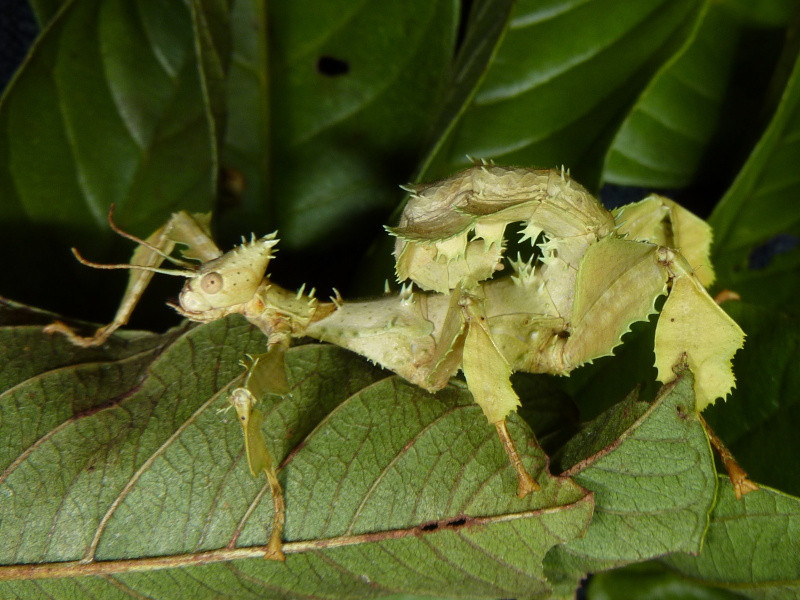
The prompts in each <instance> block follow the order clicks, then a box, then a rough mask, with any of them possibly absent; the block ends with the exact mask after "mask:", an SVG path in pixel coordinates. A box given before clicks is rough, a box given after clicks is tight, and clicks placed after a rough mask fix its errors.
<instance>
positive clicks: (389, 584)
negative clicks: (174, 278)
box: [0, 318, 592, 597]
mask: <svg viewBox="0 0 800 600" xmlns="http://www.w3.org/2000/svg"><path fill="white" fill-rule="evenodd" d="M20 327H21V326H19V325H12V326H8V327H4V328H0V338H2V340H3V345H4V346H5V347H7V348H9V352H12V353H17V352H20V349H21V347H22V346H21V345H22V344H27V345H31V344H33V346H32V348H31V351H32V352H35V353H36V354H41V353H43V350H44V349H45V348H47V347H48V346H51V345H55V347H61V348H63V347H64V341H63V340H61V339H60V338H50V337H47V336H43V335H42V334H41V330H40V329H39V331H38V338H35V339H33V340H31V339H30V338H29V337H20V335H19V330H20ZM22 330H23V332H27V333H28V334H30V333H31V332H36V329H34V328H25V327H23V328H22ZM136 339H138V338H134V340H136ZM145 340H146V341H147V340H149V342H148V343H147V344H145V345H144V346H142V347H141V350H140V351H139V352H136V353H134V354H129V353H125V352H122V351H121V350H114V347H115V346H112V348H110V349H108V350H94V351H85V350H81V351H76V352H77V354H76V356H78V357H79V356H83V355H84V354H83V353H85V352H95V353H97V352H105V353H106V354H105V355H104V356H102V357H95V360H92V361H88V362H87V361H86V359H85V358H84V359H80V360H77V359H76V360H77V363H76V364H74V365H64V366H60V367H57V368H50V366H51V364H52V365H58V364H59V363H58V362H55V363H42V364H41V365H40V366H38V367H37V368H35V369H31V368H27V370H26V371H25V372H24V375H16V376H14V374H15V373H16V372H17V370H18V369H19V368H21V367H15V368H10V369H9V373H10V374H11V375H10V376H11V377H12V378H11V380H10V381H11V382H12V383H13V382H16V384H15V385H14V386H13V387H10V388H9V389H7V391H6V392H5V393H4V394H2V396H0V403H2V406H1V408H2V412H1V413H0V414H2V415H3V417H2V422H0V432H2V436H3V439H4V440H6V443H5V444H4V448H3V455H2V456H3V461H2V464H0V469H2V471H0V489H2V490H3V492H4V493H2V494H0V515H2V521H0V530H2V535H3V539H4V540H5V543H4V545H3V549H2V551H1V554H0V559H1V560H2V562H3V563H4V564H6V565H14V564H16V565H25V564H28V565H31V566H28V567H26V566H17V567H7V568H5V567H0V579H2V578H7V577H13V578H17V577H23V578H27V577H34V578H40V577H44V578H45V579H51V578H53V577H55V578H56V580H52V581H44V582H29V583H8V584H5V585H4V586H3V592H2V593H3V594H4V595H11V596H19V595H25V594H26V593H28V592H30V591H32V590H34V589H46V590H48V593H50V594H53V595H55V596H56V597H61V596H68V594H69V592H68V591H66V590H69V589H74V588H72V585H73V584H65V583H64V582H62V581H59V580H58V578H60V577H64V576H80V575H87V576H88V575H97V574H103V575H105V576H106V577H105V578H104V579H103V580H97V579H93V578H91V577H89V578H81V579H78V580H76V584H75V585H78V586H89V587H91V586H94V585H100V586H101V588H100V589H102V588H103V587H105V586H106V585H116V586H120V588H121V589H130V590H133V591H131V592H130V593H134V591H135V592H136V593H139V594H144V595H157V596H159V597H171V593H170V592H167V591H165V590H168V589H169V586H170V585H172V584H173V583H174V582H175V581H176V580H178V581H179V580H181V579H184V578H190V579H197V580H201V581H202V582H203V585H204V586H206V587H209V588H212V589H230V590H234V589H236V590H239V591H238V592H233V591H229V592H228V593H229V594H230V595H229V597H248V596H249V595H250V594H249V593H248V592H247V589H248V588H250V587H251V586H256V587H257V588H264V589H276V590H277V589H284V590H286V591H288V590H291V591H292V592H294V593H297V594H300V595H308V596H314V595H319V594H326V595H331V594H332V595H335V596H337V597H340V596H342V595H362V596H363V595H365V594H366V595H374V594H375V593H377V592H382V593H384V594H385V593H388V592H390V591H403V590H405V591H413V592H416V593H427V594H435V593H437V592H438V591H440V590H441V589H448V590H449V591H450V593H454V594H457V595H466V596H475V595H476V594H477V595H480V596H485V597H496V596H498V595H518V594H521V593H523V592H524V593H526V594H528V595H538V596H540V597H546V595H547V590H548V589H549V584H548V583H547V581H546V580H545V578H544V575H543V573H542V565H541V560H542V558H543V557H544V554H545V553H546V551H547V550H548V549H549V548H550V547H551V546H552V545H553V544H557V543H562V542H564V541H566V540H569V539H572V538H574V537H576V536H578V535H582V534H583V532H584V531H585V529H586V526H587V524H588V521H589V519H590V517H591V510H592V502H591V495H590V494H588V493H587V491H586V490H584V489H583V488H581V487H580V486H578V485H576V484H575V483H573V482H572V481H571V480H569V479H568V478H564V477H552V476H549V475H546V474H542V475H541V476H540V478H539V479H540V482H541V483H542V484H543V488H544V490H543V491H542V492H540V493H537V494H532V495H530V496H529V497H528V498H527V499H525V500H518V499H517V498H516V496H515V494H514V491H515V488H516V477H515V474H514V471H513V469H512V468H511V466H510V465H509V463H508V460H507V457H506V455H505V453H504V452H503V450H502V448H501V446H500V443H499V441H498V439H497V437H496V435H495V433H494V429H493V428H492V427H489V426H488V425H487V424H486V421H485V418H484V417H483V416H482V413H481V411H480V409H479V408H478V407H477V406H476V405H475V404H474V403H473V402H472V399H471V396H470V395H469V394H468V393H467V392H466V391H465V389H464V388H463V386H454V387H450V388H447V389H446V390H444V391H443V392H441V393H440V394H438V395H437V396H435V397H433V396H430V395H428V394H426V393H424V392H422V391H421V390H419V389H418V388H415V387H413V386H411V385H409V384H407V383H404V382H402V381H401V380H399V379H398V378H397V377H395V376H389V374H387V373H385V372H382V371H380V370H378V369H376V368H374V367H371V366H369V365H368V364H366V363H365V362H364V361H363V360H361V359H359V358H357V357H355V356H354V355H352V354H350V353H347V352H345V351H343V350H341V349H338V348H336V347H333V346H319V345H307V346H300V347H297V348H295V349H292V350H291V351H290V352H289V354H288V376H289V383H290V386H291V391H290V393H289V394H288V395H287V396H285V397H283V398H272V399H265V401H266V402H267V404H266V405H265V406H264V410H265V412H266V415H267V416H266V420H265V433H266V434H267V439H269V440H271V442H270V446H271V450H272V452H273V455H274V456H275V458H276V459H277V460H278V461H282V463H283V467H282V473H281V479H282V483H283V486H284V489H285V493H286V505H287V518H286V528H285V530H284V539H285V540H286V544H285V545H284V551H285V552H286V553H287V555H288V558H287V562H286V564H285V565H284V564H275V563H269V562H267V561H264V560H263V559H262V558H261V557H260V556H261V555H262V554H263V552H264V545H265V544H266V540H267V537H268V535H269V524H270V523H271V522H272V519H271V512H272V503H271V502H270V501H269V494H268V493H267V494H266V495H265V494H264V492H265V485H264V482H263V481H261V480H257V479H254V478H252V477H251V476H250V474H249V471H248V469H247V466H246V461H245V459H244V452H243V442H242V439H241V432H240V430H239V427H238V424H237V421H236V419H235V418H225V417H223V416H221V415H220V414H219V413H218V411H217V410H216V409H217V408H219V407H221V406H222V405H223V404H224V399H225V397H226V395H227V393H228V391H229V390H230V388H231V386H232V385H234V384H235V382H237V381H238V380H239V376H240V374H241V372H242V371H241V367H239V366H238V365H237V358H238V357H240V356H242V355H243V353H245V352H255V351H258V350H259V349H260V348H262V347H263V344H264V338H263V335H262V334H261V333H260V332H258V331H257V330H254V329H253V328H252V327H251V326H249V325H248V324H246V323H245V322H244V321H242V320H241V319H240V318H234V319H227V320H223V321H220V322H216V323H213V324H211V325H208V326H203V327H197V328H193V329H191V330H190V331H188V332H182V331H176V332H173V333H171V334H169V335H167V336H166V337H163V338H159V337H157V336H147V337H146V338H145ZM154 340H158V341H159V342H160V343H159V344H156V345H152V343H151V342H152V341H154ZM120 343H122V342H120ZM129 343H134V342H129ZM136 343H139V342H136ZM117 355H118V356H119V357H118V358H117ZM22 378H24V381H20V379H22ZM3 387H4V388H5V387H6V386H5V385H4V386H3ZM526 431H527V430H526V428H525V426H524V425H523V424H522V422H521V421H520V420H519V419H514V420H513V421H512V423H511V432H512V435H513V436H514V437H515V438H516V439H517V440H524V439H525V436H526V435H529V434H527V433H526ZM519 445H520V450H521V451H522V454H523V456H524V457H525V460H526V462H528V464H529V466H530V468H533V467H534V466H535V465H539V468H541V467H542V466H543V465H544V464H546V460H545V457H544V455H543V454H542V453H541V451H540V450H538V449H537V448H536V447H535V446H534V445H531V444H525V443H520V444H519ZM33 565H36V566H33ZM142 569H145V570H148V571H152V570H153V569H161V570H156V571H153V572H148V573H145V574H136V573H135V571H138V570H142ZM321 573H327V575H325V576H322V575H321ZM412 575H413V576H412Z"/></svg>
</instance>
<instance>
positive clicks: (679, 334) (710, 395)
mask: <svg viewBox="0 0 800 600" xmlns="http://www.w3.org/2000/svg"><path fill="white" fill-rule="evenodd" d="M658 251H659V254H660V255H661V256H662V258H663V263H664V264H665V266H666V267H667V269H668V270H669V271H670V273H671V274H672V275H673V277H674V279H673V280H672V289H671V290H670V294H669V297H668V298H667V301H666V302H665V303H664V308H663V309H662V310H661V315H659V318H658V325H656V337H655V352H656V368H657V369H658V379H659V381H663V382H667V381H669V380H670V379H672V377H673V373H672V366H673V365H674V364H675V363H677V362H678V361H679V360H680V359H681V357H682V356H684V355H685V356H686V360H687V362H688V365H689V368H690V369H691V370H692V373H694V376H695V384H694V389H695V401H696V409H697V412H701V411H702V410H703V409H705V408H706V406H708V405H709V404H713V403H714V401H715V400H716V399H717V398H724V397H725V396H727V395H728V393H730V391H731V389H732V388H733V386H734V382H735V379H734V376H733V371H732V368H731V360H732V359H733V355H734V354H735V353H736V351H737V350H738V349H739V348H741V347H742V345H743V344H744V332H743V331H742V330H741V328H740V327H739V325H738V324H737V323H736V321H734V320H733V319H731V318H730V317H729V316H728V314H727V313H726V312H725V311H724V310H722V309H721V308H720V307H719V305H718V304H717V303H716V302H714V299H713V298H711V296H709V295H708V292H706V289H705V288H704V287H703V285H702V284H701V283H700V281H698V279H697V278H696V277H694V276H693V275H692V274H691V272H690V271H688V270H687V269H686V268H684V267H682V266H681V265H680V263H679V262H678V260H677V257H676V255H675V254H674V253H673V252H672V251H671V250H669V249H667V248H659V250H658Z"/></svg>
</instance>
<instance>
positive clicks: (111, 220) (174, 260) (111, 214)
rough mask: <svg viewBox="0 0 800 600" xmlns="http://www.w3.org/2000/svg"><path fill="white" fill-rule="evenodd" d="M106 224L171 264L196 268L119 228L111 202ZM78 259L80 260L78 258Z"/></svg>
mask: <svg viewBox="0 0 800 600" xmlns="http://www.w3.org/2000/svg"><path fill="white" fill-rule="evenodd" d="M108 224H109V225H110V226H111V229H112V231H113V232H114V233H116V234H117V235H119V236H121V237H124V238H125V239H127V240H131V241H132V242H136V243H137V244H140V245H142V246H144V247H145V248H148V249H149V250H152V251H153V252H155V253H156V254H158V255H159V256H160V257H162V258H165V259H166V260H168V261H169V262H171V263H172V264H173V265H178V266H179V267H186V268H187V269H194V268H196V265H195V264H194V263H191V262H189V261H187V260H182V259H180V258H177V257H175V256H170V255H169V254H167V253H165V252H164V251H162V250H161V249H160V248H157V247H156V246H154V245H153V244H151V243H150V242H148V241H146V240H143V239H141V238H138V237H136V236H135V235H133V234H131V233H128V232H127V231H124V230H123V229H122V228H120V226H119V225H117V224H116V223H115V222H114V204H113V203H112V204H111V206H109V207H108ZM73 253H74V252H73ZM78 260H80V258H79V259H78ZM89 266H92V265H89ZM95 268H97V267H95ZM145 270H150V269H145ZM156 272H157V273H160V272H162V271H156Z"/></svg>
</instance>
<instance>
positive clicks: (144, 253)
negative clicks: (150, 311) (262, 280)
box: [44, 211, 221, 347]
mask: <svg viewBox="0 0 800 600" xmlns="http://www.w3.org/2000/svg"><path fill="white" fill-rule="evenodd" d="M208 221H209V219H208V217H207V216H204V215H190V214H189V213H187V212H184V211H181V212H178V213H175V214H173V215H172V216H171V217H170V219H169V220H168V221H167V222H166V223H165V224H164V225H163V226H161V227H160V228H159V229H157V230H156V231H155V232H154V233H152V234H151V235H150V236H149V237H148V238H147V239H146V240H138V239H137V238H134V237H133V236H130V235H128V234H125V233H124V232H121V230H119V229H118V228H117V227H116V225H114V223H113V221H111V213H109V222H110V223H111V225H112V227H113V228H114V230H115V231H117V232H118V233H120V234H121V235H123V236H124V237H128V238H131V239H133V240H135V241H137V242H138V243H139V246H138V247H137V248H136V250H135V251H134V252H133V256H132V257H131V262H130V264H129V265H95V264H93V263H88V262H87V261H83V262H86V264H89V265H90V266H96V267H99V268H129V269H130V270H131V273H130V277H129V279H128V286H127V288H126V289H125V293H124V295H123V296H122V300H121V301H120V305H119V308H118V309H117V313H116V315H115V316H114V320H113V321H111V323H109V324H108V325H104V326H103V327H100V328H99V329H97V331H95V333H94V335H91V336H86V337H84V336H80V335H78V334H76V333H75V332H74V331H73V329H72V328H71V327H69V326H68V325H66V324H64V323H62V322H60V321H56V322H55V323H51V324H50V325H48V326H47V327H45V329H44V331H45V332H46V333H61V334H63V335H65V336H66V337H67V339H69V341H70V342H72V343H73V344H75V345H76V346H83V347H90V346H100V345H102V344H103V343H105V341H106V340H107V339H108V338H109V336H110V335H111V334H112V333H114V332H115V331H116V330H117V329H119V328H120V327H122V326H123V325H125V324H126V323H127V322H128V320H129V319H130V316H131V313H132V312H133V309H134V308H135V307H136V304H137V303H138V302H139V299H140V298H141V297H142V294H143V293H144V291H145V289H146V288H147V285H148V284H149V283H150V279H152V277H153V273H154V272H155V271H154V270H155V269H158V268H159V266H160V265H161V263H162V262H163V261H164V260H165V259H166V257H167V256H168V255H169V254H170V253H171V252H172V251H173V249H174V248H175V245H176V244H184V245H186V246H188V249H187V250H186V251H184V252H183V255H184V256H186V257H187V258H195V259H198V260H201V261H203V262H205V261H208V260H211V259H214V258H217V257H218V256H219V255H220V254H221V252H220V250H219V248H217V246H216V245H215V244H214V242H213V241H212V239H211V236H210V234H209V228H208ZM187 273H188V274H191V272H187ZM175 274H178V273H175Z"/></svg>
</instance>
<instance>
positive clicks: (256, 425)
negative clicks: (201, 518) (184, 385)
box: [229, 344, 288, 561]
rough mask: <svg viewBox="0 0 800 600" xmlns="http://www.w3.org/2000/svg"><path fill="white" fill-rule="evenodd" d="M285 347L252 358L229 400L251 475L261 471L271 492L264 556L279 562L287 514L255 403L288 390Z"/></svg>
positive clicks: (281, 554)
mask: <svg viewBox="0 0 800 600" xmlns="http://www.w3.org/2000/svg"><path fill="white" fill-rule="evenodd" d="M285 350H286V348H285V346H284V345H282V344H279V345H274V346H272V348H270V351H269V352H267V353H266V354H261V355H259V356H257V357H255V358H254V359H252V364H251V365H250V367H249V369H248V372H247V375H246V376H245V381H244V385H243V386H242V387H239V388H236V389H235V390H233V392H232V393H231V396H230V398H229V401H230V403H231V404H232V405H233V407H234V408H235V409H236V414H237V415H238V417H239V423H240V424H241V426H242V433H243V434H244V443H245V450H246V451H247V463H248V465H249V466H250V473H252V475H253V477H258V475H259V474H260V473H261V472H262V471H263V472H264V474H265V475H266V477H267V482H268V483H269V488H270V493H271V495H272V502H273V507H274V513H273V518H272V530H271V532H270V537H269V542H268V544H267V551H266V553H265V555H264V558H266V559H269V560H281V561H282V560H284V558H285V557H284V554H283V550H282V549H281V547H282V544H283V542H282V538H281V536H282V534H283V524H284V521H285V514H286V510H285V504H284V501H283V490H282V489H281V484H280V482H279V481H278V474H277V472H276V470H275V462H274V461H273V460H272V455H271V454H270V452H269V449H268V448H267V443H266V441H265V439H264V433H263V431H262V428H261V427H262V424H263V422H264V414H263V413H262V412H261V411H260V410H258V409H257V408H255V404H256V402H258V399H259V398H260V397H262V396H263V395H265V394H268V393H273V394H281V395H282V394H285V393H286V392H287V391H288V384H287V381H286V371H285V368H284V353H285Z"/></svg>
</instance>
